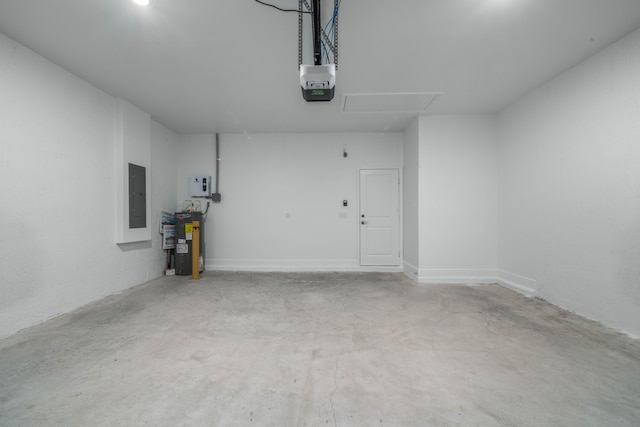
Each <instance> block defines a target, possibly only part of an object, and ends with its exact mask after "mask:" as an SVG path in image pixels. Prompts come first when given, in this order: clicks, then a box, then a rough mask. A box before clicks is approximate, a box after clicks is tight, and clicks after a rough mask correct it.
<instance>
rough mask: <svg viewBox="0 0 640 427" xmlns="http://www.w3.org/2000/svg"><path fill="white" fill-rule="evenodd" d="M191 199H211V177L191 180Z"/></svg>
mask: <svg viewBox="0 0 640 427" xmlns="http://www.w3.org/2000/svg"><path fill="white" fill-rule="evenodd" d="M191 197H211V176H206V175H198V176H194V177H192V178H191Z"/></svg>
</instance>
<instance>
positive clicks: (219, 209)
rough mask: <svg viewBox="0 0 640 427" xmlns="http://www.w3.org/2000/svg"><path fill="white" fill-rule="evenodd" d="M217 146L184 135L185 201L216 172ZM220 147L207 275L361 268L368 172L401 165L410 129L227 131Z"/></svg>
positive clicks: (182, 172)
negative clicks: (194, 183) (192, 180)
mask: <svg viewBox="0 0 640 427" xmlns="http://www.w3.org/2000/svg"><path fill="white" fill-rule="evenodd" d="M214 141H215V138H214V137H213V136H212V135H187V136H183V137H181V140H180V144H179V146H178V151H179V158H180V159H182V160H183V161H184V164H183V165H182V166H180V169H179V171H178V183H179V190H178V194H179V200H181V199H182V198H184V197H188V187H187V185H188V178H189V176H190V175H192V174H194V173H202V172H207V173H211V175H212V176H213V175H215V167H214V164H213V162H214V158H215V157H214V146H215V142H214ZM343 148H346V150H347V152H348V157H346V158H344V157H343ZM220 150H221V152H220V157H221V159H222V160H221V163H220V192H221V194H222V203H220V204H214V205H212V206H211V210H210V211H209V212H210V215H209V218H208V220H207V224H206V227H207V235H206V244H207V254H206V257H207V259H206V268H207V269H229V270H358V269H360V267H359V249H358V248H359V237H358V236H359V235H358V233H359V226H358V218H357V214H358V200H357V195H358V190H357V189H358V186H357V183H358V170H359V169H366V168H401V167H402V160H403V158H402V133H383V134H378V133H340V134H332V133H331V134H323V133H318V134H251V135H245V134H236V135H226V134H223V135H220ZM344 199H346V200H348V201H349V206H348V207H346V208H344V207H343V206H342V200H344ZM341 214H342V215H344V216H346V218H341V217H340V216H341Z"/></svg>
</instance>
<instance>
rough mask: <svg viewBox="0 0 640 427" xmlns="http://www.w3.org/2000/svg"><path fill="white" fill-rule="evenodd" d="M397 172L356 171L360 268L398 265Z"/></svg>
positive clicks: (381, 170)
mask: <svg viewBox="0 0 640 427" xmlns="http://www.w3.org/2000/svg"><path fill="white" fill-rule="evenodd" d="M399 194H400V178H399V172H398V169H363V170H361V171H360V217H359V220H360V265H363V266H376V265H388V266H398V265H400V199H399Z"/></svg>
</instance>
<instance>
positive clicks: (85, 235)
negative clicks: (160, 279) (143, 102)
mask: <svg viewBox="0 0 640 427" xmlns="http://www.w3.org/2000/svg"><path fill="white" fill-rule="evenodd" d="M0 93H1V94H2V96H0V121H1V125H0V183H1V185H0V218H1V221H0V337H4V336H7V335H10V334H12V333H14V332H16V331H18V330H19V329H22V328H24V327H27V326H31V325H33V324H36V323H38V322H41V321H44V320H46V319H49V318H51V317H53V316H56V315H58V314H60V313H65V312H69V311H71V310H73V309H75V308H77V307H79V306H81V305H83V304H86V303H88V302H91V301H94V300H96V299H98V298H100V297H103V296H105V295H109V294H112V293H115V292H119V291H121V290H123V289H127V288H129V287H131V286H134V285H136V284H139V283H142V282H144V281H146V280H149V279H151V278H154V277H156V276H158V275H160V274H162V271H163V266H162V264H163V261H164V253H163V252H162V250H161V249H160V247H159V246H160V239H159V237H160V236H159V234H158V233H152V241H151V242H147V243H143V244H133V245H124V246H121V247H118V246H117V245H116V244H115V239H114V229H115V216H114V213H115V207H114V206H115V176H114V171H115V167H114V161H115V148H114V136H115V121H116V120H115V118H116V116H115V113H116V100H115V99H114V98H113V97H111V96H109V95H107V94H105V93H104V92H102V91H100V90H98V89H96V88H95V87H93V86H91V85H89V84H88V83H86V82H84V81H82V80H80V79H78V78H77V77H75V76H73V75H72V74H70V73H68V72H66V71H64V70H62V69H61V68H59V67H57V66H56V65H54V64H52V63H51V62H49V61H47V60H46V59H44V58H42V57H41V56H39V55H37V54H35V53H33V52H32V51H30V50H28V49H26V48H24V47H22V46H20V45H18V44H17V43H15V42H13V41H12V40H10V39H8V38H7V37H5V36H3V35H0ZM152 134H153V141H152V153H151V155H152V163H153V166H154V167H153V168H152V170H153V172H152V173H153V175H152V177H151V179H152V197H151V209H152V210H153V212H158V211H159V210H160V209H161V208H168V209H171V208H172V206H173V203H174V201H175V193H173V194H172V193H171V192H172V191H175V187H176V184H175V182H176V178H175V171H174V170H172V169H171V167H170V166H171V162H172V159H170V156H171V153H172V139H173V134H172V133H171V132H169V131H168V130H166V129H164V128H163V127H162V126H160V125H158V124H155V123H154V124H153V129H152ZM163 172H167V174H166V175H165V174H164V173H163ZM160 188H162V193H161V192H160V191H159V189H160ZM167 203H169V204H167ZM152 221H153V224H152V227H154V229H156V230H157V229H158V222H159V219H158V217H157V215H153V216H152Z"/></svg>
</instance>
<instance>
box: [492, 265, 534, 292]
mask: <svg viewBox="0 0 640 427" xmlns="http://www.w3.org/2000/svg"><path fill="white" fill-rule="evenodd" d="M496 273H497V280H496V282H497V283H498V284H499V285H501V286H504V287H505V288H509V289H511V290H514V291H516V292H518V293H520V294H522V295H525V296H527V297H533V296H535V295H536V293H537V289H538V282H537V281H536V280H534V279H530V278H528V277H524V276H520V275H518V274H514V273H509V272H508V271H503V270H497V272H496Z"/></svg>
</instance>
